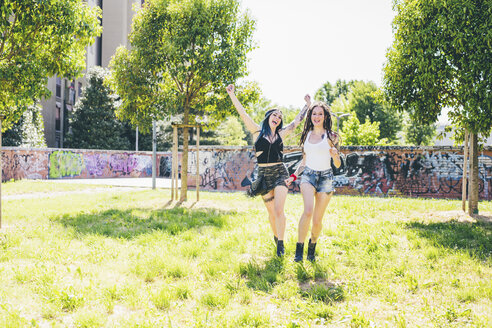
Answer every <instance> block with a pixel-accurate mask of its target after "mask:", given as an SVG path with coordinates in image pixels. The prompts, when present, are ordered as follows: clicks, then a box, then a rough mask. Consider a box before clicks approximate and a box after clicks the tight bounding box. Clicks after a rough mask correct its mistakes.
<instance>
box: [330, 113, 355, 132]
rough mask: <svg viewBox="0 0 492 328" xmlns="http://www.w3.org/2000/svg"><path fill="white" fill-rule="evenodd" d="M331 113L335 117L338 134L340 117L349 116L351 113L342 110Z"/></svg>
mask: <svg viewBox="0 0 492 328" xmlns="http://www.w3.org/2000/svg"><path fill="white" fill-rule="evenodd" d="M331 115H333V116H334V117H336V118H337V134H338V129H339V127H340V119H342V118H343V117H347V116H350V115H352V114H350V113H343V112H337V113H336V114H335V113H331Z"/></svg>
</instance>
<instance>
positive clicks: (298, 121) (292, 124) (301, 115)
mask: <svg viewBox="0 0 492 328" xmlns="http://www.w3.org/2000/svg"><path fill="white" fill-rule="evenodd" d="M304 100H305V101H306V105H304V107H303V108H302V109H301V111H300V112H299V114H297V116H296V117H295V118H294V120H293V121H292V122H290V124H288V125H287V126H286V127H285V128H283V129H282V131H280V132H279V134H280V137H282V138H285V137H287V136H288V135H289V134H291V133H292V131H294V130H295V129H296V128H297V126H298V125H299V124H301V122H302V120H303V119H304V116H306V113H307V111H308V109H309V106H311V96H309V95H305V96H304Z"/></svg>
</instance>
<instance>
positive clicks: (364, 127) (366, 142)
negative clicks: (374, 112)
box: [340, 113, 388, 146]
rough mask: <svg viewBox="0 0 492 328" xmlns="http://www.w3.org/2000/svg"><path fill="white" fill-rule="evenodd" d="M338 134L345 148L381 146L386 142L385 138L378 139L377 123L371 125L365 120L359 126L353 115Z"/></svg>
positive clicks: (355, 116) (353, 114)
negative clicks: (351, 146) (350, 146)
mask: <svg viewBox="0 0 492 328" xmlns="http://www.w3.org/2000/svg"><path fill="white" fill-rule="evenodd" d="M340 134H341V137H342V138H341V139H342V143H343V144H344V145H346V146H348V145H357V146H381V145H385V144H387V142H388V140H386V139H385V138H383V139H380V138H379V122H374V123H371V121H370V120H369V118H367V119H366V121H365V122H364V124H360V121H359V119H358V118H357V115H355V113H352V115H350V116H349V117H348V118H347V120H346V121H345V123H344V125H343V128H342V131H341V133H340Z"/></svg>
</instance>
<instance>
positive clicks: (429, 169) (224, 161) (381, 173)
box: [188, 147, 492, 200]
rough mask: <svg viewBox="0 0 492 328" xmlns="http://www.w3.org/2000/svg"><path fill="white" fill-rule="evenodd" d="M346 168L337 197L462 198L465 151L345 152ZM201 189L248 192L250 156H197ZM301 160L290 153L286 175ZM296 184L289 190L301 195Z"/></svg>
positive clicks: (488, 155) (483, 163) (484, 182)
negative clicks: (343, 195)
mask: <svg viewBox="0 0 492 328" xmlns="http://www.w3.org/2000/svg"><path fill="white" fill-rule="evenodd" d="M342 153H343V156H344V159H345V160H344V162H345V167H344V169H343V170H342V171H341V172H340V174H339V175H337V176H335V186H336V189H337V193H338V194H346V195H376V196H391V195H402V196H410V197H432V198H461V193H462V191H461V190H462V180H461V176H462V174H463V152H462V150H461V149H450V148H444V147H423V148H416V147H344V148H343V149H342ZM199 159H200V163H199V173H200V179H199V181H200V188H203V189H206V190H218V191H229V190H247V188H248V187H249V185H250V184H251V181H252V180H254V179H255V177H256V167H255V160H254V154H253V152H252V150H251V149H248V148H235V149H218V148H214V149H208V150H204V151H200V154H199ZM301 160H302V153H301V151H300V150H299V149H295V148H293V149H289V150H287V151H286V153H285V156H284V162H285V164H286V166H287V168H288V170H289V174H290V173H292V172H294V171H295V169H296V168H297V166H298V165H299V163H300V162H301ZM195 172H196V153H190V163H189V165H188V174H189V179H188V185H189V186H195V175H194V174H195ZM479 181H480V183H479V193H480V199H487V200H492V148H490V147H487V148H486V149H485V150H484V151H482V152H481V154H480V156H479ZM298 183H299V180H297V181H296V182H295V183H294V185H293V186H291V190H292V191H294V192H298V191H299V184H298Z"/></svg>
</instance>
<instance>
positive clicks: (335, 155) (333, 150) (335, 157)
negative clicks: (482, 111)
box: [329, 135, 342, 168]
mask: <svg viewBox="0 0 492 328" xmlns="http://www.w3.org/2000/svg"><path fill="white" fill-rule="evenodd" d="M329 142H330V146H331V148H330V155H331V158H333V164H335V166H336V168H339V167H340V165H342V160H341V159H340V153H339V152H338V149H337V146H338V136H337V135H335V138H334V140H333V141H331V139H329Z"/></svg>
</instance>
